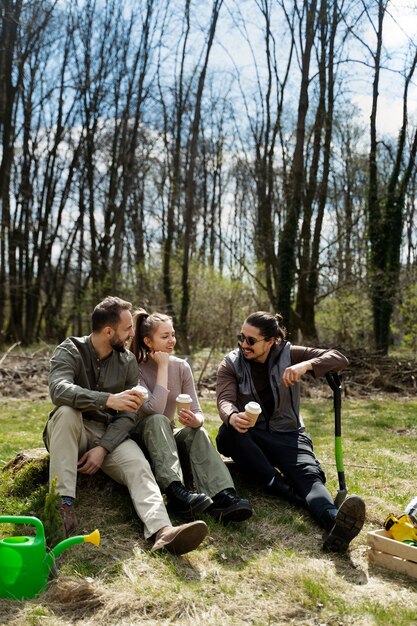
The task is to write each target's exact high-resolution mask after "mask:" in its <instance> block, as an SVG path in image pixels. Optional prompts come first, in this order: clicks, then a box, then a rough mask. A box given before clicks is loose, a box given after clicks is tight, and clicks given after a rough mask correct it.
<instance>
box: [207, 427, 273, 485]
mask: <svg viewBox="0 0 417 626" xmlns="http://www.w3.org/2000/svg"><path fill="white" fill-rule="evenodd" d="M252 431H253V429H250V430H248V431H247V432H246V433H239V432H238V431H237V430H236V429H235V428H232V427H231V426H229V427H227V426H225V424H222V426H220V429H219V432H218V434H217V437H216V444H217V449H218V451H219V452H220V453H221V454H224V456H230V457H231V458H232V459H233V460H234V462H235V463H236V464H237V465H238V466H239V467H240V469H242V470H244V471H250V473H251V475H252V476H257V477H258V478H259V480H260V481H261V482H262V484H263V485H264V486H266V485H267V484H268V483H269V482H270V481H271V480H272V478H273V477H274V476H275V467H274V466H273V465H272V464H271V463H270V461H269V460H268V458H267V457H266V456H265V454H264V452H263V450H262V448H261V447H260V446H258V444H257V443H256V442H255V441H254V439H253V438H252Z"/></svg>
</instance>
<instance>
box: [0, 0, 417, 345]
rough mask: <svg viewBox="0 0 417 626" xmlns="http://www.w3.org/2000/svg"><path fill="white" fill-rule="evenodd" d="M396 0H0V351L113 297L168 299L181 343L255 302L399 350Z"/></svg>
mask: <svg viewBox="0 0 417 626" xmlns="http://www.w3.org/2000/svg"><path fill="white" fill-rule="evenodd" d="M406 8H407V7H406V3H405V2H404V3H401V2H394V0H392V1H390V0H372V1H367V0H333V1H331V0H239V1H236V0H210V1H208V2H204V3H203V2H195V1H192V0H175V1H172V0H137V1H135V2H126V1H122V0H36V1H34V0H1V2H0V10H1V23H0V28H1V31H0V85H1V89H0V134H1V163H0V203H1V204H0V210H1V222H0V349H1V348H2V347H3V346H6V345H7V344H9V343H14V342H21V343H22V344H23V345H31V344H33V343H34V342H37V341H40V340H44V341H47V342H57V341H60V340H61V339H63V338H64V337H65V336H66V335H68V334H76V335H80V334H84V333H86V332H89V313H90V312H91V310H92V308H93V306H94V305H95V304H96V302H98V301H99V300H100V299H101V298H102V297H104V296H105V295H107V294H109V293H111V294H113V295H120V296H121V297H123V298H125V299H128V300H131V301H132V302H133V303H134V304H135V306H136V305H141V306H145V307H146V308H147V309H159V310H161V309H162V310H165V311H167V312H169V313H170V314H171V315H172V316H173V318H174V323H175V326H176V330H177V335H178V339H179V351H180V352H182V353H183V354H190V353H193V352H195V351H197V350H199V349H201V348H203V347H207V346H210V347H211V348H212V349H223V348H229V347H230V345H231V344H233V343H234V339H233V338H234V336H235V334H236V332H237V331H238V330H239V329H240V324H241V322H242V319H243V317H244V315H245V313H246V312H248V311H250V310H254V309H268V310H274V311H280V312H281V313H282V314H283V315H284V320H285V325H286V327H287V329H288V331H289V335H290V338H291V339H292V340H293V341H298V342H303V343H306V344H308V343H311V342H314V343H316V344H317V343H320V344H323V345H324V344H326V343H333V344H336V345H342V346H344V347H345V348H346V349H350V348H352V347H355V346H358V345H359V346H360V347H362V348H365V349H376V350H378V351H379V352H381V353H383V354H387V353H388V351H389V350H391V348H393V347H394V348H395V349H398V348H400V349H406V350H408V351H415V350H416V347H417V332H416V330H417V283H416V274H417V231H416V219H417V218H416V183H417V168H416V152H417V129H416V112H415V110H414V111H413V110H412V106H413V102H415V92H416V89H415V71H416V64H417V47H416V43H415V41H416V40H415V39H414V40H413V37H412V33H411V32H408V33H407V32H406V31H407V27H409V28H412V24H413V19H414V21H415V16H416V11H417V10H416V8H415V6H411V7H408V9H407V10H408V15H410V20H409V22H407V23H406V24H405V26H403V27H401V26H400V24H399V22H398V20H397V18H396V15H397V16H398V15H400V14H401V12H402V11H404V10H405V9H406ZM393 28H394V29H397V33H399V34H400V35H401V41H402V44H401V46H400V45H398V42H397V40H395V38H394V45H393V41H392V40H390V38H389V37H388V36H386V34H385V33H387V32H391V33H392V29H393ZM359 96H360V97H361V98H362V100H361V102H362V105H364V107H365V109H366V108H367V107H368V110H365V109H364V108H362V110H360V109H359V108H358V102H359V101H360V98H359ZM413 98H414V100H413ZM387 102H388V103H390V102H391V103H392V110H391V111H390V115H391V120H390V121H391V124H390V127H391V131H392V130H393V129H394V132H390V133H388V132H386V131H384V128H383V127H382V126H381V125H380V124H379V119H380V115H381V107H382V105H383V106H384V110H385V115H386V106H387ZM388 106H389V105H388Z"/></svg>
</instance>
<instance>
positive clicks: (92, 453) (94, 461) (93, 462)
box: [77, 446, 107, 474]
mask: <svg viewBox="0 0 417 626" xmlns="http://www.w3.org/2000/svg"><path fill="white" fill-rule="evenodd" d="M106 456H107V450H106V448H103V447H102V446H96V447H95V448H91V450H88V451H87V452H86V453H85V454H83V455H82V457H81V458H80V460H79V461H78V464H77V468H78V471H79V472H80V473H81V474H95V473H96V472H97V470H99V469H100V467H101V466H102V464H103V461H104V459H105V458H106Z"/></svg>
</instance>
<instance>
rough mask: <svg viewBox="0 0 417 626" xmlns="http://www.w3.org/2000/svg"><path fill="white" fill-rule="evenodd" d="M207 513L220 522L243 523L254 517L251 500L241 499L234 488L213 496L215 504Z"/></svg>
mask: <svg viewBox="0 0 417 626" xmlns="http://www.w3.org/2000/svg"><path fill="white" fill-rule="evenodd" d="M207 513H209V515H211V516H212V517H214V519H215V520H217V521H218V522H223V524H228V523H229V522H243V520H245V519H248V518H249V517H251V516H252V515H253V509H252V506H251V503H250V502H249V500H245V499H243V498H242V499H241V498H239V497H238V496H237V495H236V491H235V490H234V489H232V488H229V489H223V491H220V492H219V493H217V494H216V495H215V496H213V504H212V505H211V506H210V507H209V508H208V509H207Z"/></svg>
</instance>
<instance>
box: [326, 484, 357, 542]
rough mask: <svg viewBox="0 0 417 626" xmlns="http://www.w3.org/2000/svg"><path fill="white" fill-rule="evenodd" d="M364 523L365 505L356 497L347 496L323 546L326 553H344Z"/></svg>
mask: <svg viewBox="0 0 417 626" xmlns="http://www.w3.org/2000/svg"><path fill="white" fill-rule="evenodd" d="M364 522H365V503H364V501H363V500H362V499H361V498H359V497H358V496H353V495H352V496H349V497H348V498H347V499H346V500H345V501H344V502H343V503H342V505H341V507H340V509H339V510H338V512H337V515H336V520H335V524H334V526H333V528H332V529H331V531H330V533H329V535H328V537H327V538H326V540H325V542H324V544H323V550H325V551H326V552H346V550H347V549H348V546H349V544H350V542H351V541H352V539H354V538H355V537H356V536H357V535H358V534H359V533H360V531H361V530H362V526H363V524H364Z"/></svg>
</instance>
